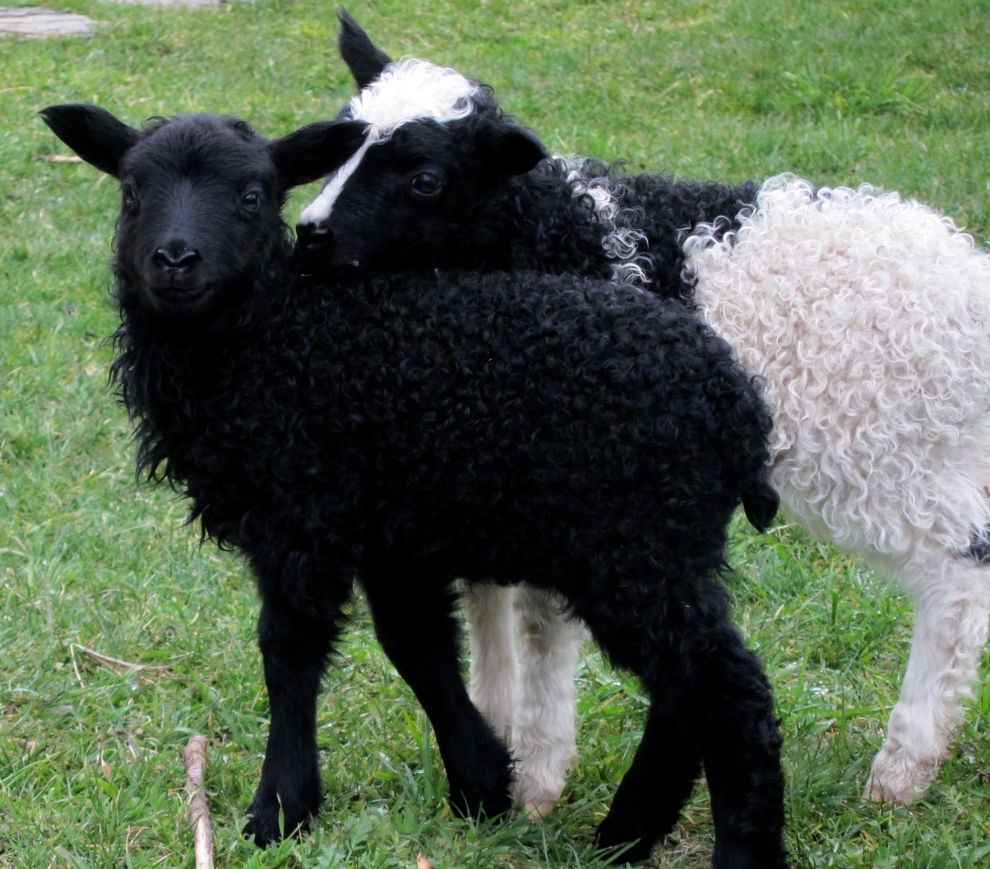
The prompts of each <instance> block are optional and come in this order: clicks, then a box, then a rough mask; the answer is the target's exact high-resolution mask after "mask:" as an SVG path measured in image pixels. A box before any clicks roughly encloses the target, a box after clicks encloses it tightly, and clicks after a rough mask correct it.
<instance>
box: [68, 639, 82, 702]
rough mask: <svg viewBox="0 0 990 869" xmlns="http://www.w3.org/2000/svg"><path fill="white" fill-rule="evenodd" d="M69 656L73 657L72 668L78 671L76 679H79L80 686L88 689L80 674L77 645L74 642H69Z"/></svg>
mask: <svg viewBox="0 0 990 869" xmlns="http://www.w3.org/2000/svg"><path fill="white" fill-rule="evenodd" d="M69 657H70V658H72V669H73V670H75V671H76V679H78V680H79V687H80V688H82V689H83V691H85V690H86V686H85V685H84V684H83V680H82V676H80V675H79V665H78V664H77V663H76V647H75V645H74V644H73V643H69Z"/></svg>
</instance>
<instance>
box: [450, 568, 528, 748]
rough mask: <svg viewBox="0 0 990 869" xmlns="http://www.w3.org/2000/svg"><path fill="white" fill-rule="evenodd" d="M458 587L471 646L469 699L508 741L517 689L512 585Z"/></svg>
mask: <svg viewBox="0 0 990 869" xmlns="http://www.w3.org/2000/svg"><path fill="white" fill-rule="evenodd" d="M461 591H462V595H461V602H462V604H463V606H464V614H465V616H466V617H467V627H468V640H469V643H470V647H471V687H470V694H471V700H472V701H473V702H474V705H475V706H477V707H478V711H479V712H481V714H482V715H484V716H485V718H486V719H488V723H489V724H491V726H492V727H493V728H494V730H495V732H496V733H497V734H498V735H499V736H500V737H501V738H502V739H503V740H505V743H506V745H510V744H511V741H512V717H513V710H514V709H515V706H516V697H517V694H518V691H519V687H518V685H519V665H518V663H517V659H516V645H515V636H514V631H513V624H514V623H513V613H512V601H513V599H514V597H515V589H513V588H503V587H502V586H499V585H495V584H494V583H476V584H475V585H472V586H469V585H467V584H463V585H462V587H461Z"/></svg>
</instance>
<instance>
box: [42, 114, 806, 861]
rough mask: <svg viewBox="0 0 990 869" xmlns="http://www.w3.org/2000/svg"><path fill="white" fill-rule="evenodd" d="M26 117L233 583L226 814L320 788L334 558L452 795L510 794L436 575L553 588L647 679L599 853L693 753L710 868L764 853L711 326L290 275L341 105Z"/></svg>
mask: <svg viewBox="0 0 990 869" xmlns="http://www.w3.org/2000/svg"><path fill="white" fill-rule="evenodd" d="M42 115H43V117H44V119H45V121H46V122H47V123H48V124H49V126H50V127H51V128H52V129H53V131H54V132H55V133H56V135H58V136H59V137H60V138H61V139H62V140H63V141H64V142H65V143H66V144H68V145H69V146H70V147H71V148H72V149H73V150H75V151H76V153H78V154H79V155H80V156H81V157H83V158H84V159H85V160H87V161H89V162H90V163H92V164H93V165H95V166H97V167H98V168H100V169H102V170H103V171H104V172H108V173H110V174H111V175H113V176H115V177H117V178H119V179H120V182H121V193H122V205H121V209H120V216H119V220H118V223H117V232H116V255H115V263H114V271H115V275H116V282H115V297H116V300H117V303H118V306H119V311H120V316H121V325H120V328H119V329H118V331H117V333H116V335H115V341H116V347H117V358H116V360H115V361H114V363H113V368H112V374H113V378H114V381H115V382H116V384H117V386H118V388H119V390H120V395H121V397H122V400H123V402H124V403H125V405H126V407H127V409H128V411H129V413H130V414H131V416H132V418H133V419H134V422H135V425H136V432H137V437H138V441H139V452H138V466H139V469H141V470H143V471H144V472H146V473H147V474H148V475H149V476H150V477H151V478H152V479H155V480H159V481H167V482H169V483H171V484H172V485H173V486H175V487H176V488H177V489H178V490H179V491H181V492H182V493H183V494H184V495H185V496H186V497H188V498H189V499H190V501H191V508H190V509H191V515H192V516H193V517H197V518H198V519H199V520H200V522H201V524H202V528H203V532H204V534H206V535H208V536H209V537H211V538H213V539H214V540H216V541H217V542H218V543H219V544H221V545H224V546H229V547H235V548H237V549H239V550H240V551H242V552H243V553H244V554H245V556H246V557H247V560H248V562H249V564H250V566H251V569H252V571H253V573H254V575H255V578H256V580H257V584H258V590H259V593H260V596H261V601H262V607H261V617H260V622H259V629H258V631H259V643H260V646H261V651H262V656H263V659H264V670H265V681H266V684H267V686H268V692H269V701H270V705H271V716H272V722H271V730H270V733H269V737H268V746H267V751H266V756H265V760H264V764H263V767H262V775H261V784H260V786H259V788H258V791H257V794H256V796H255V798H254V802H253V803H252V805H251V808H250V810H249V815H250V821H249V823H248V825H247V827H246V829H245V832H246V834H248V835H251V836H253V837H254V839H255V841H256V842H257V843H258V844H259V845H264V844H266V843H269V842H272V841H274V840H277V839H278V838H279V837H280V832H279V822H278V821H279V811H280V809H281V811H282V812H284V817H285V826H286V829H289V830H291V829H295V828H301V827H305V826H306V825H307V824H308V822H309V820H310V818H311V817H312V816H313V815H314V814H315V813H316V811H317V809H318V807H319V803H320V776H319V770H318V758H317V750H316V739H315V709H316V695H317V692H318V689H319V682H320V676H321V674H322V672H323V670H324V668H325V665H326V663H327V660H328V657H329V656H330V654H331V653H332V651H333V648H334V645H335V643H336V641H337V638H338V636H339V633H340V631H341V629H342V620H343V616H342V608H343V607H344V605H345V603H346V601H347V600H348V598H349V597H350V595H351V593H352V585H353V580H354V578H355V576H356V577H358V578H359V580H360V582H361V584H362V586H363V587H364V589H365V591H366V593H367V597H368V601H369V604H370V607H371V611H372V615H373V619H374V624H375V629H376V631H377V634H378V636H379V639H380V640H381V642H382V646H383V648H384V649H385V651H386V653H387V654H388V655H389V657H390V658H391V659H392V661H393V662H394V663H395V665H396V667H397V669H398V671H399V673H400V674H401V675H402V676H403V678H405V679H406V681H407V682H409V684H410V685H411V686H412V688H413V690H414V691H415V693H416V695H417V697H418V698H419V700H420V702H421V703H422V704H423V707H424V709H425V710H426V713H427V715H428V716H429V718H430V720H431V722H432V724H433V727H434V731H435V733H436V737H437V743H438V746H439V749H440V752H441V755H442V756H443V759H444V763H445V765H446V769H447V774H448V779H449V783H450V791H451V801H452V804H453V806H454V807H455V808H456V809H457V810H458V811H460V812H462V813H464V814H468V815H477V814H479V813H480V814H484V815H487V816H494V815H498V814H500V813H503V812H505V811H507V810H508V809H509V807H510V799H509V782H510V777H511V763H510V758H509V755H508V752H507V750H506V748H505V746H504V745H503V744H502V743H501V742H500V741H499V739H497V738H496V736H495V734H494V733H493V731H492V730H491V728H490V727H489V726H488V725H487V724H486V723H485V721H484V719H483V718H482V716H481V715H480V714H479V713H478V711H477V710H476V709H475V707H474V706H473V705H472V703H471V702H470V700H469V698H468V695H467V693H466V691H465V688H464V685H463V683H462V680H461V676H460V672H459V668H458V646H457V642H458V631H457V624H456V621H455V619H454V618H453V615H452V606H453V600H454V595H453V594H452V583H453V581H454V578H455V577H463V578H465V579H466V580H467V581H468V582H469V583H470V582H476V581H480V580H487V579H491V578H494V579H495V580H497V581H499V582H501V583H506V584H514V583H518V582H521V581H524V580H525V581H528V582H532V583H537V584H539V585H540V586H541V587H544V588H546V589H549V590H553V591H554V592H556V593H558V594H560V595H562V596H563V597H564V598H565V599H566V601H567V602H568V605H569V607H570V608H571V609H572V610H573V612H574V613H575V614H576V615H577V616H579V617H580V618H582V619H583V620H584V621H585V622H586V623H587V624H588V625H589V626H590V628H591V631H592V633H593V635H594V637H595V639H596V640H597V642H598V643H599V644H600V645H601V647H602V649H603V650H604V651H605V653H606V654H607V655H608V656H609V658H610V659H611V660H612V661H613V662H614V663H615V664H616V665H617V666H621V667H626V668H629V669H631V670H632V671H634V672H635V673H637V674H638V675H639V676H640V678H641V679H642V682H643V684H644V686H645V688H646V690H647V691H648V693H649V695H650V697H651V707H650V711H649V716H648V720H647V723H646V728H645V732H644V735H643V740H642V742H641V744H640V746H639V749H638V751H637V753H636V757H635V760H634V762H633V766H632V768H631V769H630V771H629V772H628V773H627V775H626V776H625V778H624V779H623V782H622V784H621V785H620V787H619V789H618V792H617V793H616V796H615V800H614V802H613V806H612V809H611V811H610V813H609V815H608V817H607V818H606V819H605V821H604V822H603V823H602V825H601V827H600V828H599V831H598V841H599V844H600V845H601V846H602V847H613V846H617V845H621V844H626V843H634V844H633V845H632V847H631V848H630V849H629V850H628V851H626V852H625V854H624V856H623V858H622V859H624V860H634V859H640V858H643V857H645V856H646V855H647V854H648V853H649V850H650V847H651V846H652V844H653V843H654V842H655V841H656V840H657V839H658V838H659V837H661V836H663V835H665V834H666V833H667V832H668V831H669V830H670V829H671V828H672V826H673V824H674V822H675V820H676V818H677V816H678V814H679V812H680V809H681V806H682V805H683V802H684V800H685V799H686V798H687V795H688V794H689V792H690V790H691V787H692V785H693V782H694V780H695V778H697V776H698V775H699V773H700V771H701V767H702V765H704V769H705V773H706V775H707V779H708V785H709V788H710V790H711V794H712V810H713V815H714V821H715V828H716V844H715V856H714V865H716V866H719V867H729V866H731V867H744V866H746V867H749V866H753V867H755V866H761V867H779V866H783V865H785V859H786V858H785V852H784V847H783V842H782V826H783V821H784V816H783V786H784V783H783V776H782V773H781V768H780V759H779V750H780V736H779V730H778V725H777V721H776V719H775V717H774V709H773V701H772V697H771V692H770V686H769V684H768V682H767V680H766V678H765V676H764V674H763V672H762V669H761V666H760V663H759V661H758V660H757V659H756V657H755V656H754V655H753V654H752V653H750V652H749V651H748V650H747V649H746V648H745V646H744V644H743V642H742V640H741V638H740V636H739V634H738V633H737V631H736V630H735V629H734V628H733V626H732V625H731V623H730V621H729V618H728V610H729V603H728V598H727V595H726V593H725V591H724V590H723V588H722V587H721V585H720V584H719V582H718V577H719V574H720V572H721V571H722V570H723V569H724V567H725V563H724V558H723V550H724V546H725V539H726V524H727V523H728V521H729V518H730V516H731V515H732V512H733V510H734V508H735V507H736V505H737V504H738V503H739V502H740V500H741V501H742V503H743V505H744V506H745V509H746V511H747V514H748V515H749V517H750V519H751V520H752V521H753V522H754V524H756V525H757V526H758V527H764V526H765V525H766V524H767V523H768V522H769V521H770V520H771V519H772V517H773V515H774V513H775V511H776V507H777V498H776V494H775V493H774V491H773V489H772V488H770V486H769V484H768V483H767V460H768V447H767V438H768V433H769V430H770V418H769V415H768V413H767V410H766V408H765V407H764V405H763V403H762V401H761V399H760V396H759V394H758V392H757V390H756V389H755V388H754V386H753V384H752V383H751V382H750V378H749V377H748V376H747V375H746V374H745V372H744V371H743V370H742V369H741V368H740V366H739V365H738V363H737V362H736V361H735V359H734V357H733V354H732V352H731V350H730V349H729V347H728V345H727V344H725V342H723V341H722V340H721V339H719V338H718V337H717V336H716V335H715V334H714V333H713V332H712V331H711V330H710V329H708V328H707V327H705V326H704V325H703V324H701V323H700V322H699V321H698V320H697V319H696V318H695V317H692V316H690V315H689V314H688V312H687V311H686V310H685V309H684V307H683V306H682V305H680V304H678V303H669V302H667V303H665V302H663V301H661V300H659V299H657V298H655V297H653V296H651V295H649V294H644V293H641V292H639V291H637V290H634V289H629V288H624V287H620V286H615V285H612V284H608V283H605V282H603V281H600V280H596V279H587V278H580V277H570V276H568V277H552V276H548V275H545V274H542V273H537V272H526V273H518V274H512V275H506V274H501V273H495V274H489V275H479V274H473V273H456V272H455V273H446V274H437V275H422V276H416V275H413V274H404V275H394V276H390V277H361V278H358V277H356V278H353V279H350V278H348V279H341V280H338V281H332V282H329V283H325V284H321V283H319V282H318V281H316V280H314V279H312V278H311V277H309V276H307V275H305V274H302V273H301V271H300V269H299V265H298V263H297V262H296V260H295V258H294V253H293V249H292V244H291V241H290V239H289V236H288V232H287V228H286V227H285V225H284V224H283V222H282V220H281V216H280V211H281V207H282V205H283V204H284V201H285V198H286V194H287V192H288V190H289V188H291V187H292V186H293V185H296V184H299V183H302V182H304V181H306V180H309V179H312V178H316V177H319V176H320V175H322V174H325V173H327V172H330V171H332V170H333V169H335V168H337V167H339V166H340V165H342V164H346V162H347V161H348V159H349V158H350V159H353V158H352V157H351V156H350V155H351V153H352V152H353V151H354V150H355V149H356V148H359V146H360V145H361V143H362V141H364V135H365V127H364V124H363V123H358V122H354V121H344V122H339V123H334V122H327V123H322V124H313V125H310V126H308V127H304V128H302V129H300V130H298V131H296V132H294V133H292V134H291V135H289V136H286V137H284V138H282V139H278V140H274V141H267V140H265V139H263V138H261V137H260V136H258V135H256V134H255V133H254V132H253V131H252V130H251V129H250V127H248V125H247V124H245V123H244V122H242V121H236V120H233V119H229V118H217V117H213V116H208V115H194V116H185V117H177V118H173V119H171V120H167V121H162V120H159V121H157V122H154V123H152V124H150V125H149V126H147V127H145V128H144V129H143V130H141V131H138V130H136V129H133V128H131V127H128V126H126V125H125V124H123V123H121V122H120V121H118V120H117V119H116V118H114V117H113V116H112V115H110V114H109V113H108V112H106V111H105V110H102V109H98V108H96V107H91V106H80V105H65V106H53V107H50V108H48V109H45V110H44V111H43V112H42Z"/></svg>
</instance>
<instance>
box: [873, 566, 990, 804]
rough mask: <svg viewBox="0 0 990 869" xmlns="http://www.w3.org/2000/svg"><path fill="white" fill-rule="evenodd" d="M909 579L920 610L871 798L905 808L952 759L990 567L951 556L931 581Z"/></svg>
mask: <svg viewBox="0 0 990 869" xmlns="http://www.w3.org/2000/svg"><path fill="white" fill-rule="evenodd" d="M906 574H907V575H906V577H905V579H906V582H907V585H908V589H909V591H910V592H911V593H912V596H913V597H914V598H915V605H916V608H917V609H916V613H917V614H916V620H915V628H914V637H913V639H912V641H911V655H910V658H909V659H908V668H907V674H906V675H905V677H904V685H903V686H902V688H901V696H900V699H899V700H898V701H897V705H896V706H895V707H894V709H893V711H892V712H891V715H890V723H889V725H888V727H887V739H886V741H885V742H884V744H883V748H882V749H881V750H880V753H879V754H877V756H876V758H875V760H874V761H873V771H872V774H871V777H870V781H869V783H868V784H867V787H866V792H865V793H864V796H865V797H867V798H872V799H875V800H879V799H884V800H892V801H895V802H899V803H910V802H911V801H912V800H916V799H918V798H919V797H920V796H922V795H923V794H924V792H925V791H926V790H927V789H928V786H929V785H930V784H931V783H932V780H933V779H934V778H935V776H936V775H937V773H938V768H939V765H940V764H941V762H942V761H943V760H944V759H945V757H946V756H947V755H948V753H949V748H950V746H951V743H952V737H953V734H954V732H955V730H956V728H957V727H958V725H959V722H960V720H961V718H962V715H963V708H962V705H961V701H962V699H963V698H964V697H967V696H969V695H970V693H971V691H972V684H973V681H974V680H975V678H976V670H977V665H978V664H979V661H980V657H981V655H982V653H983V647H984V645H985V644H986V640H987V626H988V615H990V566H987V565H981V564H978V563H977V562H975V561H973V560H971V559H968V558H959V557H958V556H949V557H948V558H947V559H946V560H945V561H944V562H943V563H942V564H941V565H939V566H935V567H934V568H933V569H932V570H930V571H929V572H928V573H927V575H925V576H918V574H917V573H916V572H915V571H914V570H912V569H911V567H910V566H909V567H908V570H907V571H906ZM912 574H913V575H912Z"/></svg>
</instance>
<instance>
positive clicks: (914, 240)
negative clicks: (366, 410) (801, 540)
mask: <svg viewBox="0 0 990 869" xmlns="http://www.w3.org/2000/svg"><path fill="white" fill-rule="evenodd" d="M724 229H725V227H721V228H720V227H718V226H715V227H713V226H710V225H708V226H704V227H701V228H700V230H697V231H695V232H694V234H692V235H691V236H690V237H689V238H688V239H687V240H686V242H685V245H684V251H685V255H686V257H687V268H688V270H689V272H690V274H691V275H692V276H693V277H694V278H696V280H697V287H696V294H695V300H696V302H697V305H698V308H699V312H700V314H701V315H702V316H703V317H704V318H705V319H706V320H707V321H708V322H709V323H710V324H711V325H712V326H713V327H714V328H715V329H716V330H717V331H718V332H719V333H720V334H721V335H722V336H724V337H725V338H726V339H728V340H729V342H730V343H731V344H732V345H733V346H734V347H735V348H736V350H737V352H738V353H739V355H740V357H741V360H742V361H743V363H744V364H745V365H746V366H747V367H748V368H749V369H750V370H752V371H753V372H755V373H758V374H760V375H762V376H763V377H764V378H765V388H766V395H767V398H768V399H769V403H770V405H771V407H772V408H773V410H774V424H775V436H774V442H773V452H774V465H773V476H772V479H773V483H774V485H775V486H776V487H777V489H778V491H779V492H780V495H781V499H782V504H783V506H784V508H785V510H786V512H787V514H788V515H789V516H790V517H791V518H793V519H794V520H796V521H798V522H800V523H801V524H802V525H803V526H804V527H805V528H807V529H808V530H809V531H810V532H811V533H812V534H815V535H817V536H819V537H821V538H824V539H827V540H830V541H832V542H833V543H834V544H835V545H836V546H838V547H839V548H841V549H843V550H845V551H847V552H850V553H853V554H855V555H858V556H861V557H862V558H863V559H865V560H866V561H867V562H868V563H869V564H870V565H871V566H872V567H873V568H874V569H875V570H877V571H881V572H883V573H884V574H886V575H888V576H891V577H892V578H894V579H895V580H896V581H899V582H900V583H901V585H902V587H903V588H904V590H905V591H906V592H907V593H908V594H909V595H910V597H911V599H912V601H913V602H914V605H915V607H916V623H915V629H914V638H913V642H912V646H911V654H910V660H909V663H908V668H907V674H906V677H905V680H904V685H903V687H902V690H901V696H900V699H899V701H898V703H897V705H896V706H895V707H894V710H893V712H892V714H891V716H890V722H889V726H888V732H887V738H886V741H885V742H884V745H883V748H882V749H881V751H880V752H879V754H878V755H877V757H876V759H875V760H874V762H873V769H872V774H871V777H870V780H869V782H868V784H867V788H866V793H865V796H867V797H872V798H873V799H881V798H884V799H887V800H895V801H898V802H904V803H907V802H911V801H912V800H915V799H917V798H918V797H920V796H921V795H922V794H923V793H924V792H925V790H926V789H927V788H928V786H929V785H930V784H931V782H932V780H933V778H934V777H935V775H936V773H937V771H938V768H939V765H940V763H941V761H942V760H943V759H944V758H945V757H946V756H947V754H948V751H949V748H950V745H951V741H952V736H953V732H954V730H955V729H956V727H957V725H958V724H959V722H960V718H961V716H962V706H961V700H962V699H963V698H964V697H966V696H968V695H969V694H970V692H971V685H972V683H973V681H974V679H975V677H976V669H977V664H978V661H979V658H980V655H981V653H982V650H983V647H984V645H985V642H986V639H987V628H988V613H990V564H988V561H990V538H988V528H990V488H988V487H990V257H988V256H987V255H986V254H985V253H982V252H980V251H977V250H975V249H974V245H973V241H972V239H971V238H970V237H969V236H968V235H966V234H964V233H962V232H960V231H958V230H957V229H956V228H955V226H954V225H953V223H952V221H951V220H950V219H949V218H946V217H941V216H939V215H938V214H936V213H935V212H934V211H932V210H931V209H929V208H927V207H925V206H923V205H920V204H918V203H917V202H905V201H903V200H901V198H900V197H899V196H898V195H897V194H896V193H885V194H882V193H879V192H878V191H876V190H874V189H872V188H869V187H862V188H860V189H859V190H858V191H854V190H850V189H847V188H836V189H823V190H820V191H818V192H817V194H816V193H815V191H814V189H813V188H812V187H811V185H809V184H808V183H807V182H804V181H800V180H797V179H795V178H793V177H792V176H780V177H778V178H774V179H771V180H770V181H768V182H767V183H766V184H765V185H764V186H763V188H762V190H761V192H760V194H759V196H758V200H757V205H756V207H755V208H751V209H749V210H748V211H744V212H743V213H741V214H740V216H739V229H738V230H737V231H734V232H732V231H730V232H727V233H724V234H723V233H722V232H721V231H720V230H724ZM518 595H519V596H518V598H517V600H516V606H517V608H518V612H519V615H520V618H521V636H522V644H521V655H520V663H521V667H517V664H516V652H515V649H514V646H513V639H512V635H513V615H512V592H511V591H509V590H506V589H501V588H496V587H494V586H490V587H476V588H475V589H474V592H473V593H472V594H471V595H470V596H468V597H467V598H466V600H465V607H466V611H467V615H468V620H469V623H470V626H471V640H472V642H471V649H472V667H471V689H472V697H473V698H474V700H475V702H476V703H477V704H478V706H479V708H481V709H482V711H483V712H485V714H486V715H487V716H488V717H489V719H490V720H491V721H492V723H493V724H495V725H496V726H497V727H498V728H499V729H500V730H501V732H503V733H509V734H510V735H511V742H512V745H513V750H514V752H515V753H516V755H517V756H518V757H519V758H520V766H519V770H518V772H517V783H516V799H517V801H518V802H519V804H520V805H524V806H525V807H526V809H527V810H530V811H535V812H537V813H539V814H545V813H546V812H547V811H549V809H550V808H552V807H553V805H554V803H555V802H556V800H557V799H558V798H559V796H560V794H561V792H562V790H563V787H564V782H565V776H566V772H567V769H568V767H569V766H570V764H571V763H572V762H573V759H574V757H575V748H574V745H575V725H574V687H573V672H574V665H575V662H576V660H577V646H578V644H579V642H580V638H581V629H580V628H579V627H578V626H577V625H575V624H574V623H573V622H569V621H567V620H566V619H564V618H563V616H562V615H561V614H560V612H561V611H560V606H559V604H558V603H557V602H555V601H553V600H551V599H549V598H547V597H546V596H545V595H543V594H537V593H533V592H528V591H525V590H522V589H520V590H519V592H518ZM520 671H521V672H520ZM510 710H511V711H510Z"/></svg>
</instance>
